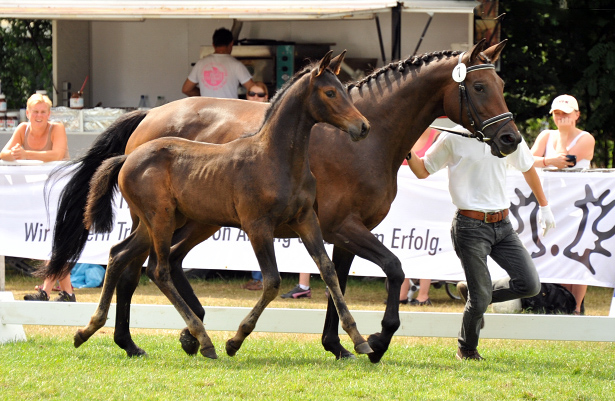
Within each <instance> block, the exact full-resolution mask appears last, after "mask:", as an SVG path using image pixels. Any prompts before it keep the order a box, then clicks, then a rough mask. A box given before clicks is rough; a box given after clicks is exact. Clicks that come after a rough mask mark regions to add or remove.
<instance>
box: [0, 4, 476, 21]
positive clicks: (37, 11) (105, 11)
mask: <svg viewBox="0 0 615 401" xmlns="http://www.w3.org/2000/svg"><path fill="white" fill-rule="evenodd" d="M398 3H399V4H400V5H401V6H402V11H407V12H422V13H425V12H426V13H438V12H446V13H465V14H469V13H472V12H473V9H474V7H475V6H476V5H477V2H476V1H466V0H458V1H456V0H407V1H399V2H397V1H390V0H347V1H331V0H298V1H296V0H293V1H288V0H265V1H263V0H225V1H211V0H210V1H195V0H165V1H150V0H128V1H118V0H90V1H83V0H59V1H49V0H48V1H44V0H3V1H2V4H0V17H3V18H24V19H77V20H134V19H148V18H151V19H153V18H160V19H162V18H184V19H185V18H218V19H220V18H229V19H237V20H243V21H249V20H306V19H350V18H371V17H373V15H374V14H376V13H378V12H383V11H387V10H390V9H391V8H393V7H396V6H397V5H398Z"/></svg>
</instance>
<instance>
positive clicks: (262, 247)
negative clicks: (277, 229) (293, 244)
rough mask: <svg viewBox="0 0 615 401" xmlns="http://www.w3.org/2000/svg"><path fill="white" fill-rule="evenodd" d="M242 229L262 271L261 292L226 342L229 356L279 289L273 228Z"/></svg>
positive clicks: (236, 348) (252, 328)
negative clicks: (233, 334)
mask: <svg viewBox="0 0 615 401" xmlns="http://www.w3.org/2000/svg"><path fill="white" fill-rule="evenodd" d="M244 230H245V232H246V234H248V238H250V242H251V244H252V248H253V249H254V253H255V254H256V259H258V264H259V266H260V268H261V272H262V273H263V293H262V295H261V297H260V298H259V300H258V302H257V303H256V305H254V308H252V310H251V311H250V313H249V314H248V315H247V316H246V317H245V318H244V319H243V320H242V321H241V324H240V325H239V329H238V330H237V333H236V334H235V336H234V337H233V338H231V339H230V340H228V341H227V342H226V353H227V354H228V355H229V356H235V354H236V353H237V351H239V348H241V345H242V344H243V341H244V340H245V339H246V337H248V336H249V335H250V333H252V331H253V330H254V327H255V326H256V322H257V321H258V318H259V317H260V316H261V314H262V313H263V311H264V310H265V308H266V307H267V305H269V303H271V301H273V300H274V299H275V297H276V296H277V295H278V292H279V291H280V282H281V279H280V273H279V272H278V265H277V263H276V260H275V250H274V248H273V229H272V228H271V229H269V228H267V229H263V228H261V229H251V228H248V227H244ZM263 232H264V233H263Z"/></svg>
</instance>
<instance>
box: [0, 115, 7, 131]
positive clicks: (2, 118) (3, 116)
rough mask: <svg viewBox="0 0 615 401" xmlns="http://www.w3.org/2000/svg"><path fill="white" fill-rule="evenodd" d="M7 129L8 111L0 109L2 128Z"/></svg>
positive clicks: (0, 126) (0, 124)
mask: <svg viewBox="0 0 615 401" xmlns="http://www.w3.org/2000/svg"><path fill="white" fill-rule="evenodd" d="M5 129H6V113H5V112H3V111H0V130H5Z"/></svg>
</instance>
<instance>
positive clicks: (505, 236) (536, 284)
mask: <svg viewBox="0 0 615 401" xmlns="http://www.w3.org/2000/svg"><path fill="white" fill-rule="evenodd" d="M451 236H452V238H453V246H454V248H455V252H456V253H457V256H458V257H459V259H460V260H461V266H462V267H463V270H464V272H465V275H466V281H467V283H468V302H467V303H466V306H465V309H464V310H463V320H462V323H461V330H460V331H459V337H458V342H459V347H460V348H461V349H464V350H475V349H476V348H477V347H478V337H479V333H480V326H481V322H482V320H483V314H484V313H485V311H486V310H487V307H488V306H489V304H490V303H491V302H503V301H509V300H511V299H517V298H525V297H531V296H534V295H536V294H538V292H539V291H540V278H539V277H538V272H537V271H536V267H535V266H534V262H533V261H532V258H531V256H530V255H529V253H528V252H527V249H525V247H524V246H523V243H522V242H521V240H520V239H519V236H518V235H517V233H516V232H515V230H514V229H513V227H512V224H511V223H510V219H509V218H508V217H506V218H505V219H504V220H502V221H500V222H497V223H485V222H483V221H480V220H476V219H472V218H470V217H466V216H462V215H461V214H459V213H457V214H456V215H455V219H454V220H453V226H452V228H451ZM487 256H491V258H492V259H493V260H494V261H495V262H496V263H497V264H498V265H500V267H501V268H502V269H504V270H505V271H506V273H508V276H509V278H504V279H500V280H497V281H494V282H492V281H491V275H490V274H489V269H488V268H487Z"/></svg>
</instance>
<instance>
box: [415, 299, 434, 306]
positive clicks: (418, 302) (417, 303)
mask: <svg viewBox="0 0 615 401" xmlns="http://www.w3.org/2000/svg"><path fill="white" fill-rule="evenodd" d="M410 305H412V306H432V304H431V299H429V298H427V300H425V301H423V302H421V301H417V299H416V298H414V299H413V300H412V301H410Z"/></svg>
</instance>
